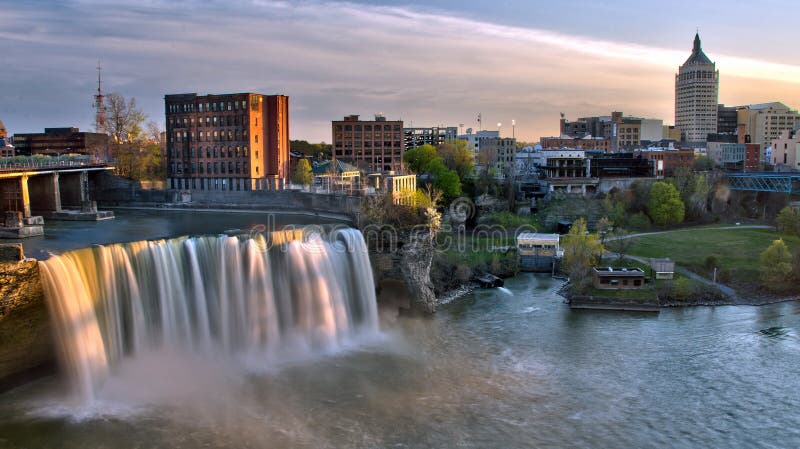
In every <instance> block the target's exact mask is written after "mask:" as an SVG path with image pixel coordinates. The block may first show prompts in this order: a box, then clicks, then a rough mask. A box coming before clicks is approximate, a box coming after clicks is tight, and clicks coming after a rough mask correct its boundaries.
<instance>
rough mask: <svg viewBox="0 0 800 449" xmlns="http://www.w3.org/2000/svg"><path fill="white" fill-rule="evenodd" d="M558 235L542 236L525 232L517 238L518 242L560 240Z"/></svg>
mask: <svg viewBox="0 0 800 449" xmlns="http://www.w3.org/2000/svg"><path fill="white" fill-rule="evenodd" d="M559 237H560V236H559V235H558V234H540V233H538V232H523V233H521V234H520V235H518V236H517V241H520V240H558V239H559Z"/></svg>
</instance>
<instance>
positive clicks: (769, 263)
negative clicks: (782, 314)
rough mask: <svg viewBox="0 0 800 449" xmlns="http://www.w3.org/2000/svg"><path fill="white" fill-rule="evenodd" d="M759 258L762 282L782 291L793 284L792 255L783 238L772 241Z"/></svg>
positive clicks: (769, 287)
mask: <svg viewBox="0 0 800 449" xmlns="http://www.w3.org/2000/svg"><path fill="white" fill-rule="evenodd" d="M759 259H760V261H761V270H760V271H761V283H762V284H763V285H764V287H766V288H768V289H770V290H774V291H780V290H784V289H785V288H786V287H788V286H789V285H791V275H792V255H791V253H789V248H787V246H786V243H784V242H783V240H782V239H778V240H775V241H774V242H772V244H771V245H770V246H769V248H767V249H766V250H764V252H763V253H761V256H760V257H759Z"/></svg>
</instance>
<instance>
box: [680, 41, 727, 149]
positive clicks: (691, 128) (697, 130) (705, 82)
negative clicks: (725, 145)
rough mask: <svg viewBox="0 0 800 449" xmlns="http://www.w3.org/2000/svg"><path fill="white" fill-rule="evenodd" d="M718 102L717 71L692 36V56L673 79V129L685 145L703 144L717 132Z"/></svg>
mask: <svg viewBox="0 0 800 449" xmlns="http://www.w3.org/2000/svg"><path fill="white" fill-rule="evenodd" d="M718 98H719V71H717V69H716V65H715V64H714V63H713V62H712V61H711V60H710V59H709V58H708V56H706V54H705V53H703V49H702V47H701V45H700V35H699V34H695V36H694V47H693V48H692V54H691V56H689V59H687V60H686V62H684V63H683V65H682V66H680V67H679V68H678V73H677V74H676V75H675V126H677V127H678V128H679V129H680V130H681V133H682V137H683V140H684V141H686V142H705V141H706V138H707V136H708V135H709V134H713V133H716V132H717V107H718V103H717V102H718Z"/></svg>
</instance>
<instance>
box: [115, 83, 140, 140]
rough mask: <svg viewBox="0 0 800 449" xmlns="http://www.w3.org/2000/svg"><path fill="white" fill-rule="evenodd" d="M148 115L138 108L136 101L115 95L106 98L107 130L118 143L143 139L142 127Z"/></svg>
mask: <svg viewBox="0 0 800 449" xmlns="http://www.w3.org/2000/svg"><path fill="white" fill-rule="evenodd" d="M145 120H147V115H145V113H144V112H142V111H141V110H140V109H138V108H137V107H136V99H135V98H131V99H130V100H129V101H125V97H123V96H122V95H120V94H117V93H113V94H108V95H107V96H106V129H107V130H108V134H109V136H111V139H112V140H114V142H116V143H122V142H130V141H134V140H138V139H141V138H142V137H143V135H142V134H143V130H142V125H143V124H144V122H145Z"/></svg>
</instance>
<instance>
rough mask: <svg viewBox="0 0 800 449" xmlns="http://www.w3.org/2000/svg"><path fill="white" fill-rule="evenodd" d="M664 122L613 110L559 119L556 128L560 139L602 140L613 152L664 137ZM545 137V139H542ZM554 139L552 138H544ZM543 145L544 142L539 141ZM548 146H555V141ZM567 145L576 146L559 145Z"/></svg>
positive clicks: (595, 147) (597, 147)
mask: <svg viewBox="0 0 800 449" xmlns="http://www.w3.org/2000/svg"><path fill="white" fill-rule="evenodd" d="M663 125H664V122H663V121H662V120H660V119H648V118H641V117H630V116H628V117H626V116H624V114H623V113H622V112H619V111H615V112H612V113H611V115H609V116H597V117H581V118H579V119H578V120H577V121H574V122H571V121H568V120H566V119H564V118H563V116H562V118H561V122H560V129H561V137H560V138H561V139H564V140H567V139H568V138H573V139H575V140H576V142H577V140H578V139H592V138H594V139H605V140H606V141H607V144H608V147H607V149H606V151H612V152H614V151H617V150H620V149H633V148H637V147H639V145H641V143H642V141H648V142H655V141H659V140H661V139H662V138H663V137H664V136H663V134H664V132H663ZM543 139H545V138H543ZM547 139H554V138H547ZM542 145H543V146H544V143H543V144H542ZM549 145H552V146H551V147H550V148H552V147H556V145H555V142H553V141H551V143H549ZM561 146H565V147H568V148H576V147H575V146H570V144H566V145H561ZM581 148H583V149H587V150H588V149H603V148H602V147H600V146H599V145H598V146H594V147H591V148H589V147H587V146H581Z"/></svg>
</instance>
